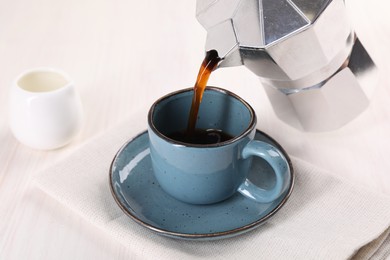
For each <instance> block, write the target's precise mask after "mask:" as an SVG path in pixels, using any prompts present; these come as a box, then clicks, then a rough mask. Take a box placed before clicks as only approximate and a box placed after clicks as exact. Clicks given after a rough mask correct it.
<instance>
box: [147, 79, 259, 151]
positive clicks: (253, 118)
mask: <svg viewBox="0 0 390 260" xmlns="http://www.w3.org/2000/svg"><path fill="white" fill-rule="evenodd" d="M193 89H194V88H185V89H181V90H178V91H174V92H171V93H169V94H166V95H165V96H163V97H161V98H159V99H157V100H156V101H155V102H154V103H153V104H152V106H151V107H150V109H149V113H148V125H149V129H150V130H152V131H153V132H154V133H155V134H156V135H157V136H158V137H159V138H161V139H163V140H165V141H166V142H168V143H171V144H173V145H177V146H182V147H183V146H184V147H192V148H214V147H222V146H227V145H230V144H232V143H235V142H237V141H239V140H241V139H243V138H244V137H245V136H247V135H248V134H249V133H251V132H252V131H253V129H255V127H256V123H257V118H256V113H255V111H254V109H253V108H252V106H251V105H249V104H248V102H246V101H245V100H244V99H243V98H241V97H240V96H238V95H237V94H235V93H233V92H231V91H229V90H226V89H223V88H219V87H214V86H207V87H206V89H205V92H206V91H215V92H220V93H223V94H225V95H228V96H230V97H233V98H235V99H236V100H238V101H239V102H241V103H242V104H243V105H244V106H245V107H246V108H247V109H248V111H249V113H250V115H251V120H250V122H249V124H248V126H247V128H246V129H245V130H244V131H242V133H240V134H239V135H236V136H234V137H233V138H231V139H229V140H227V141H224V142H220V143H213V144H192V143H186V142H181V141H177V140H175V139H172V138H169V137H167V136H166V135H164V134H162V133H161V132H160V131H159V130H158V129H157V127H156V126H155V124H154V122H153V114H154V111H155V108H156V106H157V105H158V104H159V103H161V102H162V101H164V100H166V99H168V98H170V97H172V96H175V95H178V94H181V93H185V92H190V91H193Z"/></svg>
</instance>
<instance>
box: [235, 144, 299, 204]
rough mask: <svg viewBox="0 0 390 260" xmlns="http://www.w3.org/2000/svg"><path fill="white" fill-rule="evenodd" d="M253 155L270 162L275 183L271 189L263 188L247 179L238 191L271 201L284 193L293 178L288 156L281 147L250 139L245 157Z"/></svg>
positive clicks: (245, 149) (245, 148)
mask: <svg viewBox="0 0 390 260" xmlns="http://www.w3.org/2000/svg"><path fill="white" fill-rule="evenodd" d="M251 156H258V157H260V158H262V159H264V160H266V161H267V162H268V163H269V165H270V166H271V167H272V169H273V170H274V173H275V176H276V182H275V185H274V186H273V187H272V188H270V189H263V188H260V187H258V186H256V185H255V184H253V183H252V182H251V181H250V180H248V179H246V180H245V181H244V183H243V184H241V186H240V187H239V188H238V191H239V192H240V193H241V194H242V195H244V196H245V197H248V198H250V199H253V200H255V201H257V202H259V203H269V202H272V201H274V200H276V199H277V198H279V197H280V196H281V195H282V193H283V191H284V188H285V187H286V186H287V184H288V183H289V181H290V178H291V177H290V167H289V164H288V162H287V160H286V158H285V157H284V155H283V154H282V153H281V152H280V151H279V149H277V148H275V147H274V146H272V145H270V144H268V143H265V142H262V141H258V140H252V141H250V142H249V143H248V144H247V145H246V146H245V147H244V149H243V150H242V157H243V159H247V158H248V157H251Z"/></svg>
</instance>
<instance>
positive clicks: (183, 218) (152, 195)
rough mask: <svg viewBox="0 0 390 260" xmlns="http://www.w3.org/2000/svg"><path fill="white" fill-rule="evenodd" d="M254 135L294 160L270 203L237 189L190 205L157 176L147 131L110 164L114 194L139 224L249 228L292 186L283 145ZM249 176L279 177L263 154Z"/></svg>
mask: <svg viewBox="0 0 390 260" xmlns="http://www.w3.org/2000/svg"><path fill="white" fill-rule="evenodd" d="M256 139H257V140H261V141H265V142H268V143H270V144H272V145H274V146H276V147H278V148H279V149H280V150H281V151H282V152H283V154H284V156H285V157H286V158H287V160H288V162H289V164H290V170H291V182H290V184H289V185H288V186H287V188H286V190H285V191H284V192H283V195H282V196H281V197H280V198H279V199H277V200H276V201H274V202H272V203H267V204H261V203H257V202H255V201H252V200H250V199H248V198H246V197H244V196H242V195H241V194H240V193H238V192H237V193H236V194H235V195H233V196H232V197H231V198H229V199H227V200H225V201H223V202H220V203H216V204H211V205H192V204H187V203H184V202H181V201H178V200H176V199H174V198H172V197H171V196H169V195H168V194H166V193H165V192H164V191H163V190H162V189H161V187H160V185H159V184H158V182H157V180H156V179H155V177H154V174H153V170H152V166H151V161H150V152H149V139H148V134H147V132H143V133H141V134H140V135H138V136H137V137H135V138H134V139H132V140H130V141H129V142H127V143H126V144H125V145H124V146H123V147H122V148H121V149H120V150H119V151H118V153H117V154H116V155H115V158H114V160H113V162H112V164H111V168H110V188H111V192H112V195H113V196H114V199H115V201H116V202H117V204H118V205H119V207H120V208H121V209H122V210H123V211H124V212H125V213H126V214H127V215H128V216H129V217H130V218H132V219H133V220H134V221H136V222H137V223H138V224H141V225H142V226H144V227H146V228H149V229H151V230H153V231H155V232H157V233H159V234H161V235H165V236H168V237H173V238H181V239H196V240H210V239H219V238H226V237H232V236H235V235H239V234H242V233H244V232H247V231H250V230H252V229H254V228H256V227H258V226H260V225H261V224H263V223H264V222H265V221H266V220H268V219H269V218H271V217H272V216H273V215H274V214H275V213H276V212H277V211H278V210H279V209H280V208H281V207H282V206H283V205H284V204H285V203H286V201H287V199H288V198H289V196H290V194H291V192H292V189H293V186H294V173H293V168H292V164H291V161H290V159H289V157H288V155H287V154H286V152H285V151H284V150H283V149H282V147H281V146H280V145H279V144H278V143H276V142H275V141H274V140H273V139H272V138H270V137H269V136H267V135H266V134H264V133H262V132H260V131H257V132H256ZM259 172H261V174H258V173H259ZM249 179H250V180H251V181H252V182H254V183H256V184H257V185H259V186H261V187H266V186H271V185H273V183H274V182H275V179H274V177H273V171H272V168H271V167H270V166H269V165H268V163H266V162H265V161H263V160H262V159H259V158H254V160H253V167H252V171H251V174H250V176H249Z"/></svg>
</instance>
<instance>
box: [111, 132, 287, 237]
mask: <svg viewBox="0 0 390 260" xmlns="http://www.w3.org/2000/svg"><path fill="white" fill-rule="evenodd" d="M256 133H260V134H261V135H264V136H265V137H266V138H268V139H269V140H271V141H272V142H273V145H275V146H276V148H278V149H279V150H280V151H281V152H282V154H283V155H284V156H285V158H286V161H287V163H288V165H289V168H290V183H289V186H288V192H287V193H286V194H285V195H284V198H283V199H282V200H281V201H280V202H279V203H278V204H277V205H276V207H275V208H273V209H272V210H271V211H270V212H269V213H267V214H266V215H265V216H263V217H261V218H259V219H258V220H256V221H254V222H252V223H249V224H247V225H243V226H241V227H237V228H233V229H230V230H226V231H220V232H214V233H199V234H193V233H180V232H174V231H170V230H166V229H163V228H160V227H156V226H153V225H151V224H149V223H146V222H144V221H143V220H141V219H140V218H139V217H137V216H135V215H133V214H132V213H131V212H130V211H129V210H128V209H127V208H126V207H125V206H124V205H122V203H121V202H120V200H119V198H118V197H117V194H116V193H115V190H114V185H113V181H112V175H113V165H114V163H115V162H116V160H117V158H118V156H119V154H120V153H121V152H122V151H123V150H124V149H125V148H126V147H127V146H128V145H129V144H130V143H132V142H133V141H134V140H136V139H137V138H139V137H140V136H142V135H144V134H148V130H145V131H142V132H141V133H139V134H137V135H136V136H134V137H133V138H131V139H129V140H128V141H126V142H125V143H124V144H123V145H122V146H121V147H120V148H119V150H118V151H117V152H116V154H115V156H114V158H113V160H112V161H111V164H110V169H109V186H110V191H111V194H112V196H113V198H114V200H115V202H116V204H117V205H118V206H119V208H120V209H121V210H122V211H123V212H124V213H125V214H126V215H127V216H128V217H130V218H131V219H132V220H134V221H135V222H136V223H137V224H139V225H141V226H143V227H146V228H148V229H150V230H152V231H154V232H156V233H158V234H160V235H164V236H168V237H171V238H182V239H189V240H203V239H219V238H227V237H231V236H234V235H238V234H241V233H244V232H247V231H250V230H252V229H254V228H256V227H258V226H260V225H262V224H263V223H265V222H266V221H267V220H268V219H270V218H271V217H272V216H274V215H275V214H276V212H278V211H279V210H280V209H281V208H282V207H283V206H284V205H285V204H286V202H287V201H288V199H289V198H290V196H291V194H292V191H293V189H294V186H295V172H294V168H293V165H292V161H291V159H290V157H289V156H288V154H287V152H286V151H285V150H284V148H283V147H282V146H281V145H280V144H279V143H278V142H277V141H275V139H273V138H272V137H270V136H269V135H268V134H266V133H264V132H263V131H260V130H258V129H256Z"/></svg>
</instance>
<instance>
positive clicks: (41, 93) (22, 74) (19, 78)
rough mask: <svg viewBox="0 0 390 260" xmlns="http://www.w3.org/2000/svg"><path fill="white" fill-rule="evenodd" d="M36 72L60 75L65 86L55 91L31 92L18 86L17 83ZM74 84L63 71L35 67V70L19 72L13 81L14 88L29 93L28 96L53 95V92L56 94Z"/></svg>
mask: <svg viewBox="0 0 390 260" xmlns="http://www.w3.org/2000/svg"><path fill="white" fill-rule="evenodd" d="M36 72H51V73H57V74H59V75H61V76H62V77H63V78H64V79H65V80H66V84H64V85H63V86H61V87H59V88H56V89H53V90H49V91H40V92H38V91H31V90H27V89H25V88H23V87H21V86H20V85H19V81H20V80H21V79H22V78H23V77H25V76H27V75H29V74H31V73H36ZM73 84H74V82H73V80H72V78H71V77H70V76H69V75H68V74H67V73H66V72H65V71H63V70H61V69H58V68H53V67H36V68H31V69H27V70H24V71H23V72H21V73H20V74H19V75H18V76H17V77H16V78H15V80H14V86H16V88H17V89H18V90H19V91H22V92H25V93H30V94H40V95H48V94H51V93H55V92H58V91H61V90H63V89H65V88H67V87H69V86H71V85H73Z"/></svg>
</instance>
